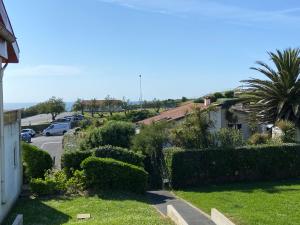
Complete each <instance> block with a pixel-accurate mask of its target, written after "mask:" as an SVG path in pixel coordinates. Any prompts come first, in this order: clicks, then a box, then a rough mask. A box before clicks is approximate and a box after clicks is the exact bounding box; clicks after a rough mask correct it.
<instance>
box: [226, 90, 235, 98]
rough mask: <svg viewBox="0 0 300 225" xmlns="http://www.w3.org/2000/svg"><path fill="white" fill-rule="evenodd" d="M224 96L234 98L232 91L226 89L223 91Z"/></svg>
mask: <svg viewBox="0 0 300 225" xmlns="http://www.w3.org/2000/svg"><path fill="white" fill-rule="evenodd" d="M224 97H225V98H234V91H226V92H225V93H224Z"/></svg>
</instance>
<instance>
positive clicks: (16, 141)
mask: <svg viewBox="0 0 300 225" xmlns="http://www.w3.org/2000/svg"><path fill="white" fill-rule="evenodd" d="M4 145H5V148H4V149H5V160H4V163H5V172H4V173H5V178H4V182H5V183H4V190H3V191H2V192H1V193H0V194H1V199H2V201H4V202H5V203H2V204H1V203H0V224H1V221H2V220H3V219H4V218H5V216H6V214H7V213H8V212H9V210H10V209H11V207H12V206H13V204H14V203H15V201H16V199H17V198H18V196H19V194H20V192H21V186H22V161H21V150H20V121H19V120H18V121H16V122H14V123H10V124H6V125H5V126H4ZM1 163H3V161H1Z"/></svg>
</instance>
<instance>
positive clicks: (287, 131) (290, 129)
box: [276, 120, 296, 143]
mask: <svg viewBox="0 0 300 225" xmlns="http://www.w3.org/2000/svg"><path fill="white" fill-rule="evenodd" d="M276 126H277V127H279V128H280V129H281V130H282V136H281V139H282V141H283V142H284V143H294V142H295V140H296V126H295V124H294V123H293V122H291V121H288V120H280V121H278V122H277V123H276Z"/></svg>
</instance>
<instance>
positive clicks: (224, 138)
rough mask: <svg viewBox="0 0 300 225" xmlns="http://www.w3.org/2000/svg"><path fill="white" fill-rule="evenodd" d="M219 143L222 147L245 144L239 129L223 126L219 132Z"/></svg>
mask: <svg viewBox="0 0 300 225" xmlns="http://www.w3.org/2000/svg"><path fill="white" fill-rule="evenodd" d="M216 140H218V142H219V143H218V145H219V146H220V147H225V148H228V147H239V146H242V145H243V144H244V140H243V135H242V133H241V132H240V131H239V130H236V129H231V128H222V129H220V130H219V131H218V132H217V139H216Z"/></svg>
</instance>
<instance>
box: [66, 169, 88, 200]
mask: <svg viewBox="0 0 300 225" xmlns="http://www.w3.org/2000/svg"><path fill="white" fill-rule="evenodd" d="M66 186H67V193H69V194H78V193H80V192H82V191H84V190H85V188H86V177H85V175H84V171H83V170H75V172H74V173H73V175H72V177H71V178H70V179H69V180H68V181H67V183H66Z"/></svg>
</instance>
